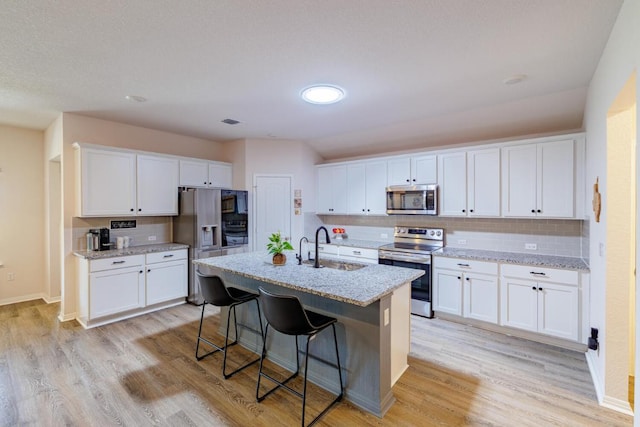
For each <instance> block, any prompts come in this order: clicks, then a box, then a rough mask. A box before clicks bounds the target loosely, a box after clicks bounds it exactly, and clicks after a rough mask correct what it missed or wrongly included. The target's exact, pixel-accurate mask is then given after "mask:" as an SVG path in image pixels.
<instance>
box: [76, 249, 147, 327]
mask: <svg viewBox="0 0 640 427" xmlns="http://www.w3.org/2000/svg"><path fill="white" fill-rule="evenodd" d="M143 266H144V256H142V255H134V256H124V257H117V258H107V259H100V260H95V261H90V262H89V284H88V285H89V286H88V293H87V300H86V301H83V302H84V303H85V304H86V306H87V307H88V311H87V313H86V317H87V320H89V321H90V320H94V319H97V318H100V317H105V316H109V315H113V314H117V313H121V312H125V311H129V310H134V309H137V308H140V307H144V305H145V301H144V297H145V295H144V269H143Z"/></svg>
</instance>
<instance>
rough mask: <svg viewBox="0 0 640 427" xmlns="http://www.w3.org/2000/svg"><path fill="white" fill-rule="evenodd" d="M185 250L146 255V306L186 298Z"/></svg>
mask: <svg viewBox="0 0 640 427" xmlns="http://www.w3.org/2000/svg"><path fill="white" fill-rule="evenodd" d="M187 274H188V270H187V250H186V249H184V250H180V251H170V252H158V253H153V254H147V272H146V279H147V287H146V288H147V295H146V297H147V298H146V302H147V305H153V304H158V303H160V302H164V301H169V300H172V299H176V298H184V297H186V296H187Z"/></svg>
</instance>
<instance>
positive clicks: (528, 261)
mask: <svg viewBox="0 0 640 427" xmlns="http://www.w3.org/2000/svg"><path fill="white" fill-rule="evenodd" d="M433 256H443V257H447V258H466V259H476V260H479V261H493V262H502V263H507V264H525V265H538V266H541V267H549V268H562V269H566V270H583V271H588V270H589V266H588V265H587V263H586V262H584V260H583V259H582V258H573V257H566V256H554V255H535V254H525V253H518V252H498V251H485V250H482V249H461V248H450V247H444V248H442V249H440V250H437V251H435V252H433Z"/></svg>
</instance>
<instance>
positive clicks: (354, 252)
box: [351, 251, 362, 255]
mask: <svg viewBox="0 0 640 427" xmlns="http://www.w3.org/2000/svg"><path fill="white" fill-rule="evenodd" d="M351 252H352V253H353V254H354V255H362V252H360V251H351Z"/></svg>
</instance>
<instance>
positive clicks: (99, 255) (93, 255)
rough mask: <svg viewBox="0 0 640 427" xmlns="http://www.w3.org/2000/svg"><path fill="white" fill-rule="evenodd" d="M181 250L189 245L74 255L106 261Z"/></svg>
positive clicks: (174, 244) (168, 245) (149, 246)
mask: <svg viewBox="0 0 640 427" xmlns="http://www.w3.org/2000/svg"><path fill="white" fill-rule="evenodd" d="M179 249H189V245H183V244H182V243H159V244H157V245H141V246H131V247H129V248H124V249H111V250H108V251H75V252H74V253H73V254H74V255H75V256H77V257H80V258H84V259H89V260H91V259H104V258H115V257H119V256H127V255H144V254H150V253H153V252H164V251H176V250H179Z"/></svg>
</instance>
